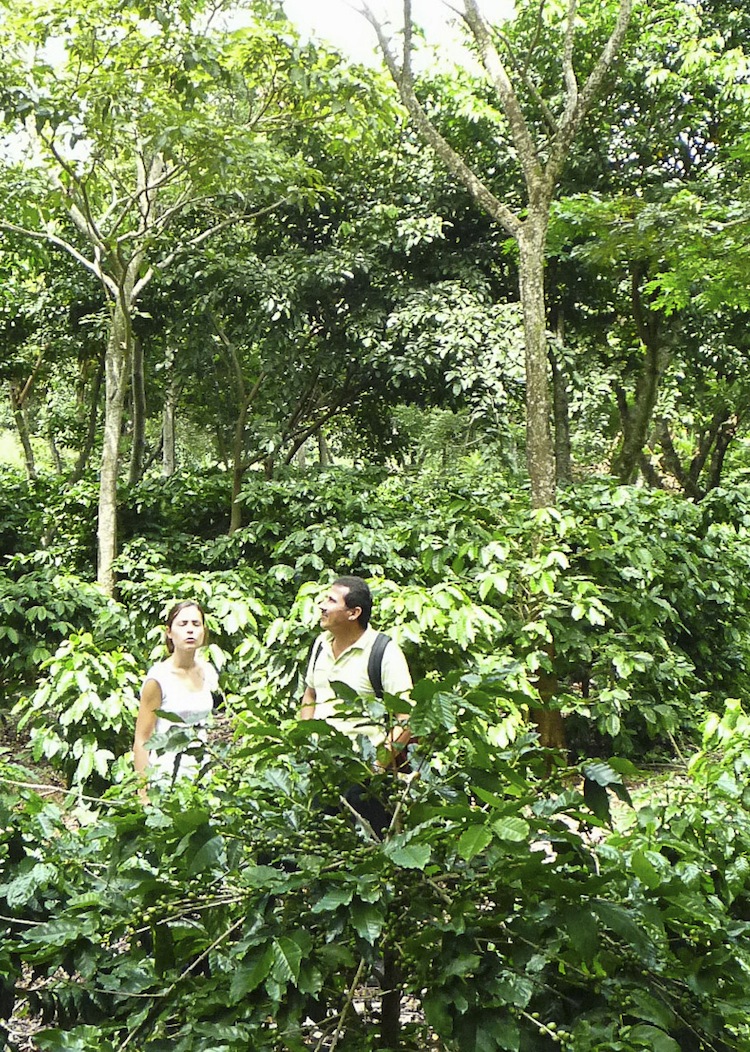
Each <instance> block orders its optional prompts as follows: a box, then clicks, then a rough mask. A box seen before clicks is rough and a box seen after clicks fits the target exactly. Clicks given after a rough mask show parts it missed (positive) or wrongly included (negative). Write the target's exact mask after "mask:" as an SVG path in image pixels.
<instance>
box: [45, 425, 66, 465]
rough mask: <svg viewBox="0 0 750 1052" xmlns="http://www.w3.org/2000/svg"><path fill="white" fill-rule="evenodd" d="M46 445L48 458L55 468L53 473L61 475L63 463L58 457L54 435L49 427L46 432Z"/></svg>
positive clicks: (58, 451)
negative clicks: (49, 457)
mask: <svg viewBox="0 0 750 1052" xmlns="http://www.w3.org/2000/svg"><path fill="white" fill-rule="evenodd" d="M47 444H48V445H49V452H50V456H51V457H52V463H53V464H54V466H55V472H56V474H58V475H62V473H63V462H62V457H61V456H60V450H59V449H58V448H57V442H56V441H55V433H54V431H53V430H52V428H51V427H50V429H49V431H48V432H47Z"/></svg>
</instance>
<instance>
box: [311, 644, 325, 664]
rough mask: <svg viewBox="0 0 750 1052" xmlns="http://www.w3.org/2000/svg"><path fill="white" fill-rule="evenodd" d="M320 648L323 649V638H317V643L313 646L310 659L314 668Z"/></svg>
mask: <svg viewBox="0 0 750 1052" xmlns="http://www.w3.org/2000/svg"><path fill="white" fill-rule="evenodd" d="M322 649H323V640H322V639H319V640H318V645H317V646H316V647H315V652H314V653H313V659H312V667H313V668H315V666H316V665H317V663H318V658H319V657H320V652H321V650H322Z"/></svg>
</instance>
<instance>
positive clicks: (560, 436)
mask: <svg viewBox="0 0 750 1052" xmlns="http://www.w3.org/2000/svg"><path fill="white" fill-rule="evenodd" d="M563 338H564V334H563V319H562V316H561V315H560V316H559V317H558V325H557V341H556V342H557V346H558V347H560V348H562V346H563ZM549 360H550V366H551V369H552V404H553V413H554V421H555V466H556V476H557V484H558V486H565V485H569V484H570V483H571V482H572V480H573V459H572V456H571V452H570V403H569V401H568V378H567V375H566V371H565V367H564V365H562V364H561V358H560V357H559V356H558V355H557V353H556V349H555V347H554V346H550V349H549Z"/></svg>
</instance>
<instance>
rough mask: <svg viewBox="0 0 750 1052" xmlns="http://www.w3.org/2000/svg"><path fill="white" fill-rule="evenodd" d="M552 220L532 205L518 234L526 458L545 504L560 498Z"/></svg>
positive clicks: (535, 491)
mask: <svg viewBox="0 0 750 1052" xmlns="http://www.w3.org/2000/svg"><path fill="white" fill-rule="evenodd" d="M547 222H548V218H547V213H546V211H545V212H542V211H539V212H532V211H531V210H529V216H528V218H527V219H526V221H525V222H524V224H523V226H522V227H521V230H520V232H519V236H518V247H519V251H520V261H519V287H520V293H521V306H522V308H523V328H524V337H525V341H526V353H525V364H526V463H527V467H528V472H529V479H530V482H531V503H532V507H534V508H546V507H550V506H552V505H553V504H554V503H555V455H554V447H553V444H552V432H551V428H550V418H551V407H552V402H551V398H550V383H549V349H548V344H547V312H546V307H545V302H544V254H545V244H546V238H547Z"/></svg>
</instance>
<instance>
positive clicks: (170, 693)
mask: <svg viewBox="0 0 750 1052" xmlns="http://www.w3.org/2000/svg"><path fill="white" fill-rule="evenodd" d="M206 638H207V637H206V624H205V617H204V614H203V610H202V608H201V606H200V604H199V603H197V602H195V600H193V599H185V600H183V601H182V602H180V603H176V604H175V605H174V606H173V607H172V609H171V610H170V611H169V614H168V615H167V631H166V643H167V650H168V651H169V657H168V658H166V660H165V661H159V662H157V663H156V664H155V665H152V666H151V668H150V669H149V670H148V672H147V673H146V679H145V681H144V683H143V688H142V690H141V704H140V708H139V710H138V718H137V720H136V724H135V741H134V743H133V763H134V766H135V769H136V771H137V772H138V773H139V774H149V775H156V777H157V778H162V779H165V778H166V779H171V778H172V777H173V776H174V775H175V774H179V775H185V774H195V772H196V770H197V768H198V762H197V760H196V759H195V757H194V756H190V755H187V754H185V753H182V752H180V751H169V750H167V751H166V752H159V753H158V754H156V753H152V752H151V751H149V747H148V745H149V741H150V739H151V737H152V736H153V735H154V733H159V734H163V733H164V732H165V731H167V730H169V728H170V727H173V726H174V724H173V722H172V721H171V720H165V719H161V718H160V717H159V716H157V709H161V710H162V711H163V712H169V713H173V714H174V715H175V716H178V717H179V718H180V720H181V721H182V722H183V723H188V724H191V725H193V726H195V725H196V724H197V725H199V726H200V725H201V724H202V723H204V722H205V721H206V720H207V719H208V717H209V716H210V715H211V711H212V709H213V697H212V692H213V691H215V690H217V688H218V685H219V684H218V675H217V673H216V669H215V668H214V667H213V665H210V664H209V663H208V662H207V661H205V660H204V659H203V658H201V657H200V656H199V655H198V653H197V651H198V649H199V648H200V647H201V646H202V645H203V644H204V643H205V642H206ZM141 797H142V798H143V799H145V790H144V792H142V793H141Z"/></svg>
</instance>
